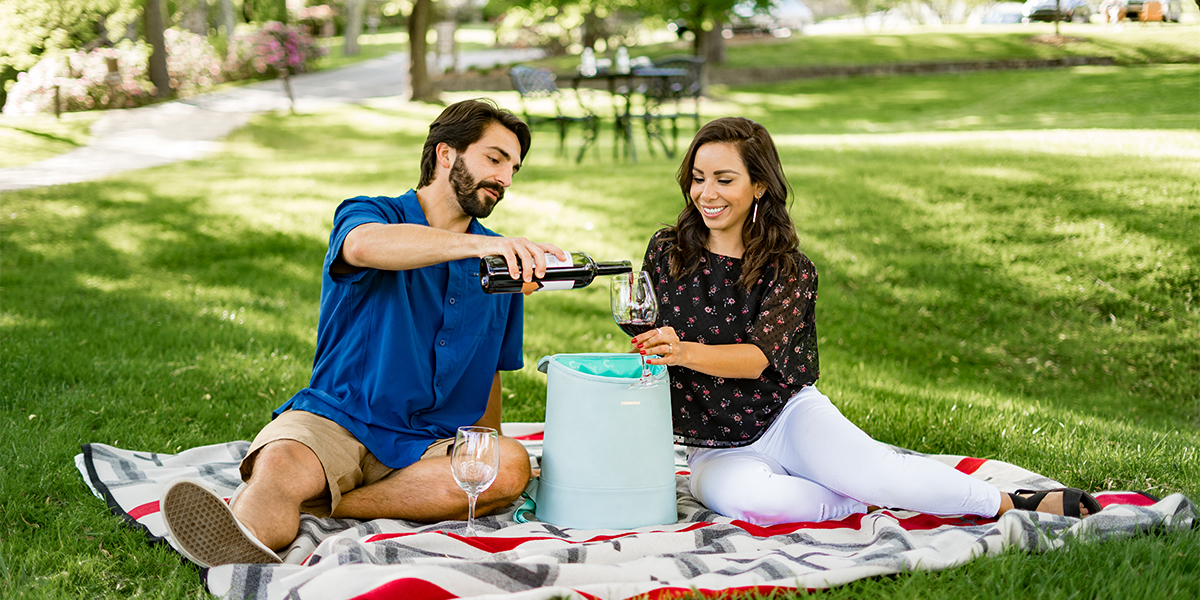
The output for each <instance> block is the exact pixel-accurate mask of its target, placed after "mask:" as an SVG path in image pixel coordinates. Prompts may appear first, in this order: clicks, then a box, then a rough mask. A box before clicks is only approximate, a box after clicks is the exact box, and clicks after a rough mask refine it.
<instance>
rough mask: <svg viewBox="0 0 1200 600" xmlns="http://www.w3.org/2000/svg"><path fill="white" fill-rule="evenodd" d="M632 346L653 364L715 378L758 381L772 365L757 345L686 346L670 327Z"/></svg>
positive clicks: (645, 335)
mask: <svg viewBox="0 0 1200 600" xmlns="http://www.w3.org/2000/svg"><path fill="white" fill-rule="evenodd" d="M630 342H631V343H632V344H633V347H634V349H636V350H637V351H639V352H641V353H642V354H644V355H645V356H646V362H647V363H649V364H652V365H667V366H669V367H687V368H689V369H692V370H694V371H699V372H701V373H706V374H708V375H712V376H714V377H727V378H731V379H757V378H759V377H761V376H762V373H763V370H764V369H766V368H767V366H768V365H769V363H768V361H767V356H766V355H765V354H763V351H762V350H760V349H759V348H758V346H755V345H754V344H749V343H741V344H701V343H699V342H684V341H682V340H680V339H679V333H678V332H676V331H675V328H674V327H669V326H664V327H656V328H654V329H651V330H650V331H647V332H645V333H643V334H641V335H639V336H637V337H635V338H633V339H632V340H630Z"/></svg>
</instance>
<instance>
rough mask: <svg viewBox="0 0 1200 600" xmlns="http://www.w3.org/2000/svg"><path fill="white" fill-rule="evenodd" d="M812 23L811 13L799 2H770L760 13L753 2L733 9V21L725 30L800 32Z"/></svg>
mask: <svg viewBox="0 0 1200 600" xmlns="http://www.w3.org/2000/svg"><path fill="white" fill-rule="evenodd" d="M812 22H813V11H812V9H811V8H809V7H808V6H807V5H805V4H804V3H803V2H801V1H800V0H772V2H771V7H770V8H768V9H767V10H766V11H760V10H759V9H758V7H757V6H756V5H755V3H754V2H749V1H747V2H741V3H739V4H737V5H735V6H734V7H733V21H732V22H731V23H729V26H728V27H727V28H726V29H727V31H731V32H733V33H754V34H761V33H772V34H776V35H778V32H788V33H790V32H793V31H794V32H797V33H799V32H801V31H803V30H804V28H805V27H807V26H808V25H811V24H812Z"/></svg>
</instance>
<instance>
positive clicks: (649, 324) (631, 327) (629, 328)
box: [617, 319, 654, 337]
mask: <svg viewBox="0 0 1200 600" xmlns="http://www.w3.org/2000/svg"><path fill="white" fill-rule="evenodd" d="M617 327H620V328H621V331H624V332H625V335H627V336H629V337H637V336H639V335H641V334H643V333H646V332H647V331H650V330H651V329H654V321H644V320H641V319H635V320H633V321H625V322H623V323H622V322H620V321H618V322H617Z"/></svg>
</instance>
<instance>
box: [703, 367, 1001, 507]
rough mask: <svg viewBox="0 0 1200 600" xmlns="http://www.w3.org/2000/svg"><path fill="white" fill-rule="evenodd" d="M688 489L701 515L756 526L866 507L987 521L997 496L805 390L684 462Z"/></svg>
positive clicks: (982, 484) (985, 486) (987, 486)
mask: <svg viewBox="0 0 1200 600" xmlns="http://www.w3.org/2000/svg"><path fill="white" fill-rule="evenodd" d="M688 465H689V466H690V467H691V470H692V476H691V491H692V495H693V496H695V497H696V499H697V500H699V501H700V502H702V503H704V505H705V506H707V507H708V508H709V509H710V510H713V511H715V512H717V513H720V514H722V515H725V516H726V517H730V518H734V519H741V520H743V521H747V522H750V523H754V524H757V525H772V524H775V523H792V522H800V521H824V520H827V519H841V518H843V517H846V516H847V515H851V514H854V513H862V512H866V511H867V506H868V505H874V506H882V507H888V508H902V509H907V510H914V511H919V512H923V513H929V514H934V515H964V514H965V515H980V516H986V517H990V516H994V515H995V514H996V513H997V512H999V510H1000V490H998V489H997V488H995V487H994V486H992V485H990V484H988V483H986V482H984V481H981V480H979V479H975V478H974V477H971V476H970V475H967V474H965V473H962V472H960V471H957V470H955V469H954V468H952V467H949V466H947V465H945V464H943V463H940V462H938V461H935V460H932V459H929V458H925V457H921V456H914V455H911V454H900V453H898V452H895V451H894V450H892V449H891V448H888V447H887V446H884V445H883V444H881V443H879V442H877V441H875V440H873V439H871V437H870V436H868V435H867V434H866V433H864V432H863V431H862V430H861V429H859V428H858V427H856V426H855V425H854V424H853V423H851V422H850V421H849V420H848V419H846V417H843V416H842V413H841V412H840V411H838V409H837V407H835V406H834V405H833V403H831V402H830V401H829V398H827V397H825V395H824V394H822V393H821V392H819V391H817V389H816V388H815V387H813V386H808V387H806V388H804V389H803V390H801V391H800V392H799V393H797V394H796V395H795V396H793V397H792V399H791V400H790V401H789V402H788V404H787V406H785V407H784V409H783V413H782V414H780V415H779V418H778V419H776V421H775V422H774V423H773V424H772V425H771V427H769V428H768V429H767V431H766V433H764V434H763V436H762V437H761V438H759V439H758V441H756V442H754V443H753V444H750V445H749V446H743V447H741V448H702V449H697V450H694V451H692V452H691V454H689V456H688Z"/></svg>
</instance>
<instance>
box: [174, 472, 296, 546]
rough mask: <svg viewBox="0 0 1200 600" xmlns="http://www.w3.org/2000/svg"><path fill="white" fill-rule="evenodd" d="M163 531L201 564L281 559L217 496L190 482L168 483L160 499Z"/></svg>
mask: <svg viewBox="0 0 1200 600" xmlns="http://www.w3.org/2000/svg"><path fill="white" fill-rule="evenodd" d="M161 509H162V515H163V520H164V521H165V522H166V525H167V530H168V531H169V532H170V533H171V537H173V538H174V539H175V543H176V544H177V545H178V546H179V547H180V549H181V550H182V551H183V554H184V555H185V556H187V557H188V558H189V559H191V560H192V561H193V562H195V563H197V564H199V565H200V566H203V567H215V566H218V565H229V564H269V563H280V562H283V561H281V560H280V559H279V556H278V555H276V554H275V553H274V552H271V551H270V550H268V549H267V548H266V546H264V545H262V543H261V542H259V541H258V540H256V539H253V537H252V536H250V535H249V534H248V533H247V532H245V531H243V530H242V528H241V526H239V524H238V522H237V519H236V518H235V517H234V516H233V511H231V510H230V509H229V506H228V505H226V504H225V501H224V500H222V499H221V498H220V497H219V496H217V495H216V494H214V493H212V492H211V491H209V490H208V489H206V488H204V487H203V486H201V485H198V484H196V483H193V482H191V481H180V482H177V483H174V484H172V485H171V487H170V488H168V489H167V493H166V494H164V495H163V498H162V506H161Z"/></svg>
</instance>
